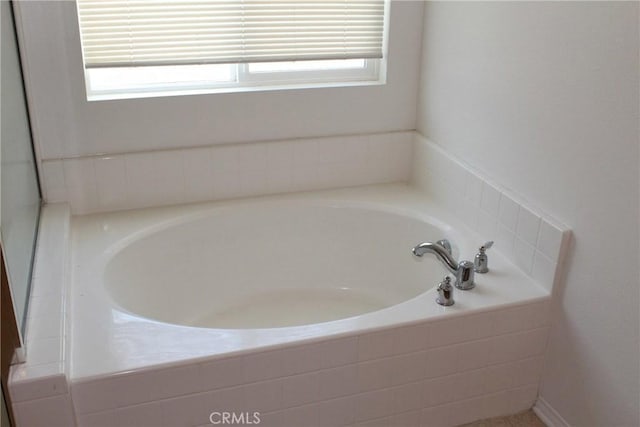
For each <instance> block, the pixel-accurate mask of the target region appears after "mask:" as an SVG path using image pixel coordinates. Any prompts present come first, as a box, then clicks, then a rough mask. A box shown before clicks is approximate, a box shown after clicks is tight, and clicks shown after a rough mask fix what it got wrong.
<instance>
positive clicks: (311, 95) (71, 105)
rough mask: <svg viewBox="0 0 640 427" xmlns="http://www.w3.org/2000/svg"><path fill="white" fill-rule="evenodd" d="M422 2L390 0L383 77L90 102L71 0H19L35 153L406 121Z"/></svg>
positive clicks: (259, 137) (413, 96) (287, 134)
mask: <svg viewBox="0 0 640 427" xmlns="http://www.w3.org/2000/svg"><path fill="white" fill-rule="evenodd" d="M422 9H423V4H422V2H414V1H412V2H406V1H393V2H392V6H391V18H390V20H391V25H390V35H389V67H388V73H387V75H388V80H387V84H386V85H377V86H364V87H342V88H323V89H306V90H284V91H261V92H250V93H236V94H233V93H229V94H215V95H193V96H175V97H163V98H146V99H135V100H117V101H95V102H87V101H86V98H85V94H84V77H83V68H82V56H81V49H80V38H79V34H78V26H77V18H76V13H75V7H74V2H71V1H29V2H19V23H20V25H21V30H22V32H21V35H22V36H23V40H22V41H23V44H24V52H25V54H26V60H27V62H28V71H27V73H26V74H27V76H26V80H27V88H28V90H29V92H30V97H31V99H30V100H31V105H32V109H33V111H32V116H33V118H34V125H35V126H34V127H35V135H34V137H35V139H36V141H37V143H38V144H39V147H38V153H39V155H40V160H45V159H56V158H63V157H74V156H82V155H92V154H105V153H108V154H113V153H126V152H133V151H143V150H150V149H161V148H163V149H166V148H181V147H190V146H203V145H210V144H216V143H233V142H249V141H265V140H275V139H278V140H279V139H288V138H299V137H316V136H332V135H346V134H356V133H372V132H386V131H395V130H412V129H414V126H415V117H416V116H415V110H416V103H417V84H418V74H419V55H420V43H421V25H422V22H421V16H422Z"/></svg>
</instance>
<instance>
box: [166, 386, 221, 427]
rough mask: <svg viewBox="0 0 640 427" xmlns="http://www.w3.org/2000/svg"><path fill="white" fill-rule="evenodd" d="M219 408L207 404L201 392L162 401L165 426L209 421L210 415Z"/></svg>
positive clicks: (176, 426)
mask: <svg viewBox="0 0 640 427" xmlns="http://www.w3.org/2000/svg"><path fill="white" fill-rule="evenodd" d="M216 409H217V408H215V407H213V406H209V404H207V405H205V401H204V396H203V395H201V394H195V395H188V396H183V397H178V398H175V399H167V400H161V401H160V412H161V414H162V421H163V422H162V425H163V426H164V427H194V426H199V425H201V424H205V423H209V415H210V413H211V412H212V411H214V410H216Z"/></svg>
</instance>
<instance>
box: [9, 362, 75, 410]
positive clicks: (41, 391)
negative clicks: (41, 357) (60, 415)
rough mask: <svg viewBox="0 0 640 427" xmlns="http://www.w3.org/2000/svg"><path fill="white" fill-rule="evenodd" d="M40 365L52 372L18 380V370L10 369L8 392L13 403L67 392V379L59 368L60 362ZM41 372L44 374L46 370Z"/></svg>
mask: <svg viewBox="0 0 640 427" xmlns="http://www.w3.org/2000/svg"><path fill="white" fill-rule="evenodd" d="M40 366H43V367H46V368H47V369H49V370H50V371H52V373H53V374H52V375H49V376H44V375H43V377H41V378H38V379H33V380H20V374H19V371H18V370H16V369H15V368H12V369H11V376H10V379H9V393H10V394H11V400H12V401H13V402H14V403H15V402H22V401H27V400H35V399H42V398H45V397H51V396H55V395H58V394H66V393H68V392H69V387H68V386H67V380H66V377H65V376H64V373H63V372H62V370H61V368H62V367H61V364H60V363H54V364H49V365H40ZM42 374H46V372H42Z"/></svg>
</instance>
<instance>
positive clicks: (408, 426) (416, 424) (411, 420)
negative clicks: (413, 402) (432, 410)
mask: <svg viewBox="0 0 640 427" xmlns="http://www.w3.org/2000/svg"><path fill="white" fill-rule="evenodd" d="M421 420H422V410H420V409H419V410H416V411H409V412H404V413H402V414H396V415H393V416H391V420H390V423H389V424H390V425H392V426H396V427H420V426H422V425H423V424H422V421H421Z"/></svg>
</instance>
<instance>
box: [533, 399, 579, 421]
mask: <svg viewBox="0 0 640 427" xmlns="http://www.w3.org/2000/svg"><path fill="white" fill-rule="evenodd" d="M533 412H535V413H536V415H537V416H538V418H540V419H541V420H542V422H543V423H545V424H546V425H547V427H570V424H569V423H568V422H566V421H565V419H564V418H562V416H561V415H560V414H559V413H558V411H556V410H555V409H553V407H552V406H551V405H549V403H548V402H547V401H546V400H544V399H543V398H542V397H538V400H536V403H535V405H533Z"/></svg>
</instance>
